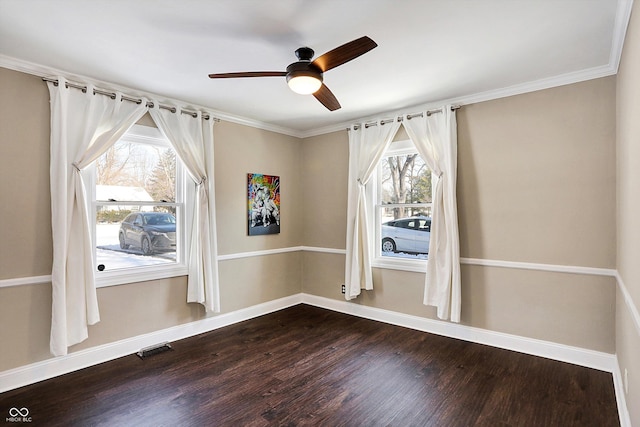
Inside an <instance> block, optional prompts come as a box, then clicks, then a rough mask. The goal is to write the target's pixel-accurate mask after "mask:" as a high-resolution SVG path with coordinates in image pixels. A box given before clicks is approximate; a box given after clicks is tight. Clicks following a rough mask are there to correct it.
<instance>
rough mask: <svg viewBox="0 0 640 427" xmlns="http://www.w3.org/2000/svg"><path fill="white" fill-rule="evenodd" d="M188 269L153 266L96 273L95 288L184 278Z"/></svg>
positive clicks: (176, 266)
mask: <svg viewBox="0 0 640 427" xmlns="http://www.w3.org/2000/svg"><path fill="white" fill-rule="evenodd" d="M187 274H189V269H188V268H187V266H185V265H181V264H179V265H170V266H154V267H153V268H149V267H140V268H123V269H120V270H114V271H109V272H100V271H98V272H96V288H105V287H108V286H117V285H127V284H130V283H136V282H146V281H149V280H158V279H168V278H170V277H178V276H186V275H187Z"/></svg>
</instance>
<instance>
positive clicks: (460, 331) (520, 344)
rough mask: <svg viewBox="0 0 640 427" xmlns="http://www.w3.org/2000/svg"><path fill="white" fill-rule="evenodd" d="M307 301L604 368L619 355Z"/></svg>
mask: <svg viewBox="0 0 640 427" xmlns="http://www.w3.org/2000/svg"><path fill="white" fill-rule="evenodd" d="M302 302H303V303H305V304H309V305H313V306H316V307H322V308H326V309H329V310H333V311H338V312H341V313H345V314H351V315H354V316H358V317H364V318H366V319H371V320H377V321H380V322H384V323H389V324H392V325H397V326H403V327H405V328H411V329H415V330H418V331H423V332H430V333H433V334H436V335H443V336H446V337H451V338H456V339H460V340H464V341H470V342H474V343H478V344H486V345H490V346H492V347H498V348H503V349H507V350H513V351H517V352H520V353H525V354H531V355H534V356H541V357H546V358H548V359H554V360H559V361H562V362H568V363H573V364H574V365H579V366H585V367H588V368H594V369H598V370H600V371H605V372H613V371H614V367H615V363H616V357H615V355H613V354H609V353H603V352H599V351H594V350H588V349H584V348H580V347H572V346H567V345H563V344H557V343H553V342H549V341H542V340H537V339H532V338H526V337H521V336H517V335H511V334H505V333H501V332H494V331H489V330H486V329H480V328H474V327H471V326H465V325H460V324H458V323H451V322H446V321H441V320H434V319H427V318H424V317H419V316H412V315H408V314H403V313H398V312H395V311H389V310H384V309H381V308H375V307H369V306H365V305H361V304H354V303H352V302H347V301H339V300H334V299H329V298H324V297H319V296H315V295H310V294H302Z"/></svg>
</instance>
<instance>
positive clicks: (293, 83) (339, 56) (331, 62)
mask: <svg viewBox="0 0 640 427" xmlns="http://www.w3.org/2000/svg"><path fill="white" fill-rule="evenodd" d="M376 46H378V45H377V44H376V42H374V41H373V40H371V39H370V38H369V37H367V36H364V37H360V38H359V39H355V40H352V41H350V42H349V43H345V44H343V45H342V46H338V47H337V48H335V49H333V50H330V51H329V52H327V53H325V54H324V55H321V56H319V57H317V58H316V59H315V60H313V61H311V58H313V55H314V52H313V49H311V48H309V47H301V48H299V49H297V50H296V56H297V57H298V61H297V62H294V63H293V64H290V65H289V66H288V67H287V70H286V71H250V72H240V73H218V74H209V77H210V78H212V79H227V78H236V77H286V78H287V84H288V85H289V87H290V88H291V90H293V91H294V92H296V93H300V94H303V95H308V94H313V96H314V97H315V98H316V99H317V100H318V101H320V102H321V103H322V105H324V106H325V107H327V108H328V109H329V110H330V111H335V110H337V109H339V108H340V103H339V102H338V100H337V99H336V97H335V95H334V94H333V93H332V92H331V91H330V90H329V88H328V87H327V86H326V85H325V84H324V83H323V82H322V75H323V73H325V72H326V71H329V70H331V69H332V68H335V67H337V66H339V65H342V64H344V63H346V62H349V61H351V60H352V59H355V58H357V57H358V56H360V55H363V54H365V53H367V52H369V51H370V50H371V49H373V48H375V47H376Z"/></svg>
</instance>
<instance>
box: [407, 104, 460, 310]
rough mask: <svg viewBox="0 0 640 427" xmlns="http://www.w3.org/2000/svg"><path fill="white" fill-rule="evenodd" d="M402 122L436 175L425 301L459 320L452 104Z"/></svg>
mask: <svg viewBox="0 0 640 427" xmlns="http://www.w3.org/2000/svg"><path fill="white" fill-rule="evenodd" d="M403 125H404V127H405V129H406V130H407V134H408V135H409V138H411V141H413V143H414V144H415V146H416V148H417V149H418V153H420V156H421V157H422V158H423V159H424V161H425V162H426V163H427V165H428V166H429V168H430V169H431V170H432V171H433V173H434V175H435V176H436V177H437V179H436V180H435V182H434V183H433V187H432V188H433V209H432V219H431V241H430V243H429V259H428V260H427V275H426V279H425V289H424V304H426V305H431V306H435V307H437V315H438V317H439V318H440V319H450V320H451V321H453V322H460V299H461V298H460V240H459V235H458V207H457V202H456V174H457V164H458V160H457V153H458V137H457V128H456V114H455V111H452V109H451V106H450V105H447V106H445V107H443V108H442V112H438V113H434V114H431V115H429V114H427V113H424V114H423V115H422V117H415V116H414V117H413V118H409V117H408V116H405V117H404V120H403Z"/></svg>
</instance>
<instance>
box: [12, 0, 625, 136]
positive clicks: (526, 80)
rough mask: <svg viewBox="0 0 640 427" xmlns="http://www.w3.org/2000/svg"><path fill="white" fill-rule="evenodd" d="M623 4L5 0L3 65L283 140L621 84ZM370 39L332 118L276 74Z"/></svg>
mask: <svg viewBox="0 0 640 427" xmlns="http://www.w3.org/2000/svg"><path fill="white" fill-rule="evenodd" d="M630 9H631V0H367V1H366V2H365V1H361V0H322V1H319V0H277V1H276V0H271V1H267V0H180V1H178V0H136V1H131V0H91V1H87V0H0V66H3V67H6V68H13V69H19V70H21V71H24V70H26V71H29V72H32V73H33V74H39V75H46V74H52V73H64V75H65V76H67V77H76V78H79V79H83V80H90V81H94V82H96V81H97V82H99V83H102V86H101V87H105V86H106V87H105V88H112V89H113V88H115V89H118V88H126V89H130V93H131V91H132V92H133V93H144V94H150V95H152V96H153V97H154V99H156V100H158V101H162V100H163V99H164V100H181V101H184V102H185V103H186V104H185V105H190V106H193V107H197V108H203V107H204V108H206V109H208V110H209V111H214V112H219V113H220V115H222V116H223V118H225V117H231V118H233V119H234V120H237V121H243V120H244V121H246V122H255V123H259V124H262V125H264V126H266V127H267V128H269V127H271V128H273V129H283V130H284V131H285V133H290V134H294V135H295V134H298V135H303V134H310V133H313V132H316V133H318V132H319V131H320V130H322V129H325V130H326V129H330V128H332V127H335V126H337V125H342V124H343V123H349V122H350V121H354V120H358V119H364V118H369V117H375V116H377V115H382V114H388V113H389V112H398V111H406V112H413V111H415V110H412V108H419V107H429V106H437V105H440V104H441V103H443V102H460V103H469V102H475V101H478V100H484V99H491V98H496V97H499V96H505V95H510V94H515V93H522V92H526V91H528V90H536V89H541V88H545V87H551V86H555V85H560V84H566V83H572V82H575V81H581V80H586V79H589V78H595V77H600V76H605V75H611V74H615V73H616V71H617V66H618V61H619V57H620V51H621V46H622V42H623V39H624V33H625V30H626V25H627V22H628V19H629V14H630ZM363 35H367V36H369V37H371V38H372V39H373V40H375V41H376V42H377V43H378V47H377V48H376V49H374V50H372V51H370V52H369V53H367V54H365V55H364V56H361V57H359V58H357V59H355V60H353V61H351V62H349V63H347V64H344V65H342V66H340V67H338V68H335V69H333V70H330V71H328V72H327V73H325V76H324V77H325V83H326V84H327V86H328V87H329V88H330V89H331V90H332V91H333V93H334V94H335V95H336V97H337V98H338V100H339V101H340V103H341V104H342V108H341V109H340V110H337V111H334V112H330V111H328V110H326V109H325V108H324V107H323V106H322V105H321V104H320V103H319V102H318V101H316V100H315V99H314V98H313V97H312V96H310V95H297V94H295V93H293V92H291V90H289V89H288V87H287V85H286V82H285V79H284V78H283V77H269V78H245V79H222V80H211V79H209V78H208V76H207V75H208V74H209V73H221V72H232V71H262V70H267V71H274V70H275V71H278V70H284V69H285V68H286V66H287V65H288V64H290V63H292V62H294V61H296V58H295V55H294V51H295V49H297V48H298V47H301V46H309V47H311V48H313V49H314V50H315V51H316V56H319V55H320V54H322V53H324V52H326V51H328V50H330V49H333V48H334V47H337V46H338V45H341V44H343V43H346V42H348V41H351V40H353V39H355V38H358V37H360V36H363Z"/></svg>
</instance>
